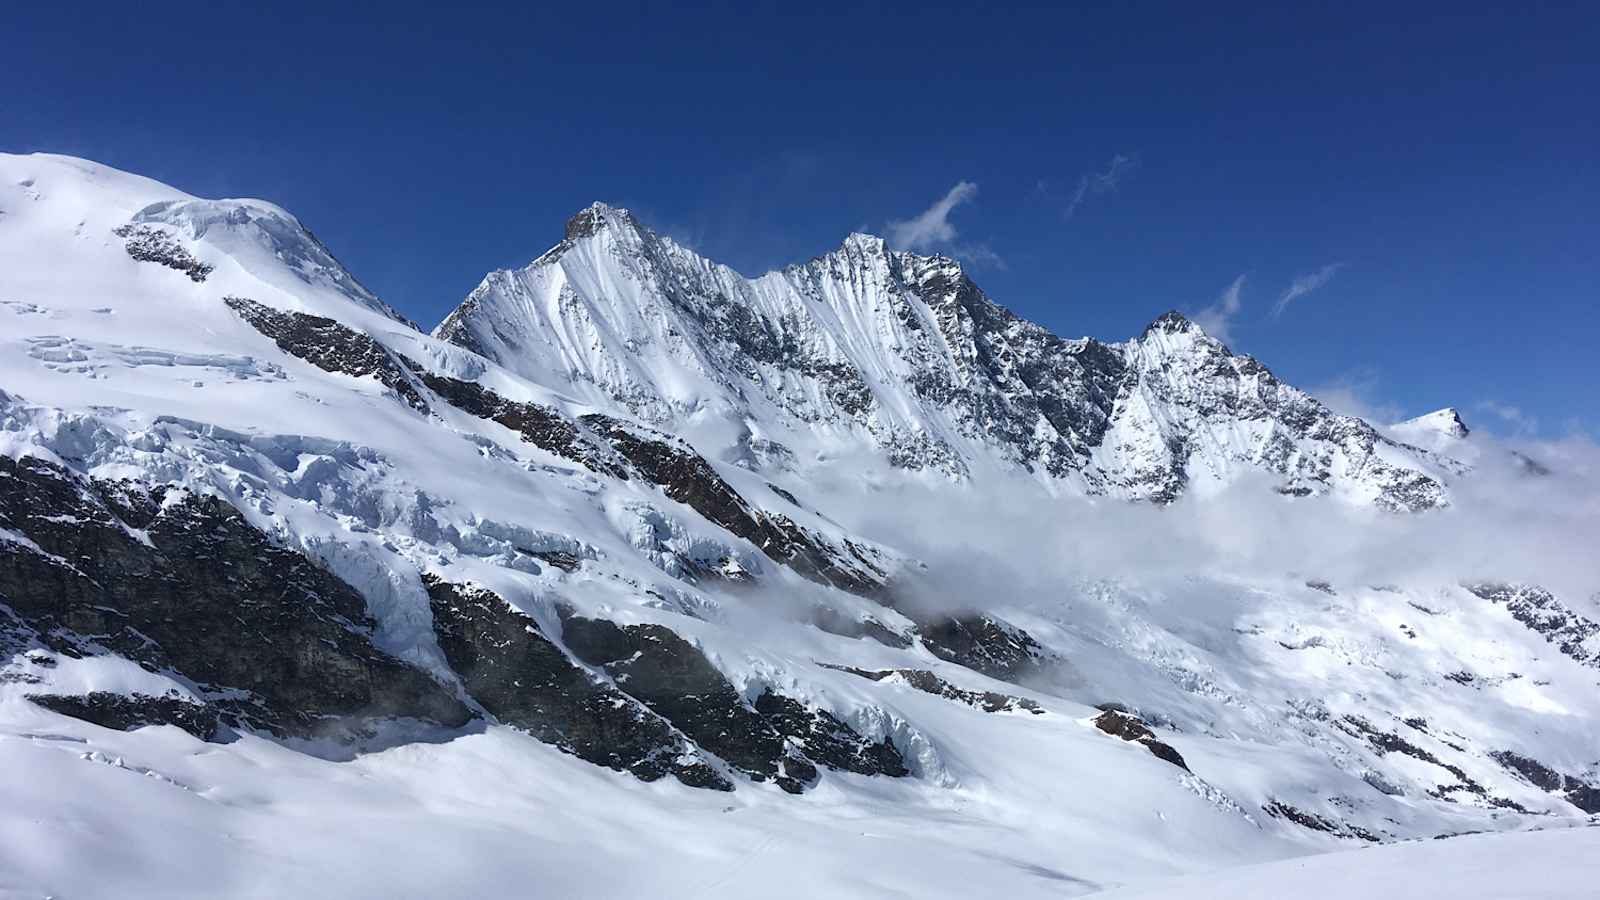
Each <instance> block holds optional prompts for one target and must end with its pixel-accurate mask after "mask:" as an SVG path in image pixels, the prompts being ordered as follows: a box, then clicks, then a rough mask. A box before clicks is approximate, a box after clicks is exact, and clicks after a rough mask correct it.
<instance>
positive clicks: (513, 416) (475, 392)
mask: <svg viewBox="0 0 1600 900" xmlns="http://www.w3.org/2000/svg"><path fill="white" fill-rule="evenodd" d="M407 363H408V365H409V366H410V368H411V369H412V371H413V372H415V373H416V374H417V377H419V378H420V379H422V382H423V384H426V385H427V386H428V389H429V390H431V391H433V392H434V393H436V394H438V395H439V396H440V397H443V398H444V399H445V400H446V401H447V402H448V403H450V405H452V406H454V407H456V408H457V409H459V410H461V411H462V412H466V413H470V414H471V415H474V416H477V417H479V418H481V419H489V420H491V421H493V422H498V423H499V424H501V425H504V426H505V427H507V428H509V429H511V430H512V431H515V432H517V433H518V434H519V435H521V436H522V439H523V440H524V441H527V442H528V443H530V444H532V445H534V446H535V447H538V448H539V449H541V450H545V451H548V452H550V453H553V454H555V455H556V456H559V457H561V458H563V459H568V460H571V461H573V462H575V463H578V464H580V465H582V466H585V467H586V468H588V469H590V470H591V471H594V472H597V473H600V474H605V475H613V476H615V477H617V478H621V479H623V480H627V478H628V471H627V467H626V466H624V465H622V461H621V460H620V459H617V458H616V454H614V453H609V452H606V451H604V450H603V449H602V448H600V447H598V446H597V445H596V442H595V441H594V440H592V439H590V438H588V436H587V435H585V434H583V433H582V431H581V430H580V429H579V427H578V426H577V425H576V424H575V423H573V422H572V421H571V420H569V419H567V418H566V417H564V416H562V415H561V413H559V412H557V411H556V410H554V409H551V408H550V407H548V406H541V405H539V404H537V403H518V402H516V401H513V400H507V399H506V398H504V397H502V396H500V395H499V394H496V393H495V392H494V391H491V390H489V389H488V388H486V387H483V386H482V385H478V384H473V383H472V382H470V381H462V380H460V379H458V378H450V377H448V376H445V375H438V374H435V373H432V372H428V371H426V370H424V369H423V368H422V367H421V366H418V365H417V364H416V363H414V362H411V361H410V360H407Z"/></svg>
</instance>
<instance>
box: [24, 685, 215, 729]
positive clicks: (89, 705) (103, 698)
mask: <svg viewBox="0 0 1600 900" xmlns="http://www.w3.org/2000/svg"><path fill="white" fill-rule="evenodd" d="M28 700H30V701H31V702H33V703H37V704H38V705H40V706H42V707H44V708H45V709H48V710H51V711H53V712H58V713H61V714H62V715H64V716H71V717H72V718H74V719H82V720H83V721H85V722H93V723H94V724H96V725H99V726H101V727H102V728H112V729H115V730H117V731H132V730H134V729H135V728H144V727H145V726H147V725H175V726H177V727H178V728H181V729H183V730H184V731H187V732H189V733H190V734H192V735H194V736H195V737H197V738H199V739H201V740H202V741H215V740H217V738H218V731H219V728H220V726H221V722H220V721H219V719H218V716H217V711H216V710H215V709H213V708H211V707H210V706H208V705H205V704H202V703H192V702H190V701H188V700H184V699H181V698H179V697H152V696H150V695H149V694H114V693H111V692H110V691H91V692H90V693H88V694H82V695H76V694H29V695H28Z"/></svg>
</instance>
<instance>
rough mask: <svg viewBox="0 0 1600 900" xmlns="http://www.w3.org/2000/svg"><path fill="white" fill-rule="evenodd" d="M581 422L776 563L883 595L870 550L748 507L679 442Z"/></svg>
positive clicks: (612, 422) (600, 420) (587, 419)
mask: <svg viewBox="0 0 1600 900" xmlns="http://www.w3.org/2000/svg"><path fill="white" fill-rule="evenodd" d="M582 421H583V424H584V425H586V426H588V427H589V428H591V429H593V431H594V433H595V434H596V435H597V436H598V437H599V438H600V439H602V440H604V441H606V442H608V443H609V444H610V446H611V447H612V448H613V449H614V450H616V452H617V453H619V454H621V455H622V456H623V457H624V458H625V459H627V461H628V463H629V464H630V465H631V466H632V468H633V469H634V470H635V471H636V472H638V473H639V474H640V475H641V476H642V477H643V478H645V479H646V480H648V481H650V482H652V483H654V484H657V485H659V486H660V487H661V489H662V490H663V491H664V492H665V493H666V495H667V496H668V497H671V498H672V499H674V500H676V501H678V502H679V503H682V504H684V505H685V506H688V507H689V508H691V509H693V510H694V511H695V512H698V513H699V514H701V515H702V516H705V517H706V518H707V519H709V520H711V521H712V522H714V523H716V524H717V525H720V526H722V527H723V528H726V529H727V530H728V531H730V532H732V533H733V534H735V535H738V536H739V537H742V538H744V539H745V540H747V541H749V542H750V543H752V544H755V545H756V546H757V547H758V548H760V550H761V552H762V553H764V554H766V555H767V556H768V557H770V558H771V559H773V560H774V561H776V562H779V563H782V564H784V565H787V566H788V567H790V568H791V569H794V570H795V571H796V572H798V573H800V574H801V575H803V576H805V577H806V578H809V579H811V580H813V581H816V582H819V583H821V584H826V585H831V586H833V587H837V588H840V589H842V590H846V591H850V592H851V593H854V594H859V595H861V596H864V597H878V596H880V595H881V593H882V591H883V588H884V585H885V583H886V581H887V577H888V576H887V573H886V572H884V570H883V569H882V568H881V566H880V564H879V563H877V562H875V561H874V556H875V554H874V553H873V551H872V550H871V549H870V548H868V547H865V546H863V545H860V544H857V543H856V542H854V541H851V540H848V539H846V540H845V541H844V543H845V546H844V547H843V548H836V547H834V546H832V545H830V544H829V543H828V542H827V541H825V540H823V539H822V538H821V537H819V536H817V535H814V534H812V533H811V532H809V531H807V530H805V529H804V528H801V527H800V526H799V525H797V524H796V523H795V522H794V521H793V520H792V519H790V518H789V517H788V516H785V515H781V514H777V513H769V512H766V511H764V510H761V509H759V508H756V507H754V506H752V505H751V504H750V503H748V502H747V501H746V500H745V499H744V497H742V496H740V495H739V493H738V492H737V491H735V490H734V489H733V486H732V485H730V484H728V482H727V481H725V480H724V479H723V478H722V476H721V475H718V474H717V470H716V469H714V468H713V467H712V466H711V464H710V463H708V462H706V460H705V459H704V458H703V457H701V456H700V455H699V454H698V453H695V452H694V450H693V449H691V448H690V447H689V446H688V445H687V444H684V443H682V442H681V441H678V442H669V441H668V440H665V439H663V438H664V436H660V437H658V436H653V435H650V434H647V433H643V430H642V429H637V428H634V427H630V426H629V425H628V424H627V423H625V422H622V421H621V420H619V419H613V418H611V417H609V416H603V415H598V414H594V415H587V416H584V417H583V419H582Z"/></svg>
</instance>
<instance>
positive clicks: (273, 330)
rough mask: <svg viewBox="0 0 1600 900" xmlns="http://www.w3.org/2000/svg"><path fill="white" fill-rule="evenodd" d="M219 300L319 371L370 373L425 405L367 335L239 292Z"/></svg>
mask: <svg viewBox="0 0 1600 900" xmlns="http://www.w3.org/2000/svg"><path fill="white" fill-rule="evenodd" d="M223 302H224V303H227V304H228V307H229V308H230V309H232V310H233V311H234V312H236V313H238V314H239V318H241V319H243V320H244V321H245V322H246V323H248V324H249V325H250V327H252V328H254V329H255V330H257V331H259V332H261V333H262V334H264V335H266V336H267V337H269V338H272V340H273V341H274V342H275V343H277V345H278V348H279V349H281V350H283V352H285V353H288V354H290V355H293V356H296V357H299V358H300V359H303V360H305V361H306V362H308V363H311V364H312V365H314V366H316V367H317V368H319V369H321V370H323V371H324V372H341V373H343V374H345V375H350V376H353V377H356V378H366V377H368V376H371V377H373V378H375V379H377V381H378V383H379V384H382V385H383V386H384V387H386V388H389V389H390V390H392V391H394V392H395V393H396V394H398V395H400V398H401V399H402V400H404V401H405V402H406V403H407V404H409V405H410V406H412V407H413V408H415V409H418V410H421V411H424V412H426V411H427V409H428V403H427V401H426V400H424V399H422V394H421V393H420V392H418V390H417V387H416V385H414V384H412V382H411V378H410V377H409V375H408V374H407V371H406V368H405V367H404V366H402V365H401V364H400V361H399V360H398V359H397V358H396V357H395V355H394V354H392V353H390V352H389V351H388V350H387V349H385V348H384V346H383V345H382V344H380V343H378V342H377V341H375V340H373V339H372V337H371V336H370V335H367V334H363V333H362V332H359V331H357V330H355V329H354V328H350V327H348V326H346V325H341V324H339V323H338V322H335V321H334V320H332V319H329V318H325V317H323V316H312V315H307V314H305V313H299V312H287V311H284V310H278V309H273V308H272V307H270V306H265V305H263V304H260V303H257V302H255V301H254V300H250V299H248V298H245V297H226V298H224V299H223Z"/></svg>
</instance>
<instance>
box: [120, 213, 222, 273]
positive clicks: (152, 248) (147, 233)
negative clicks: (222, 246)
mask: <svg viewBox="0 0 1600 900" xmlns="http://www.w3.org/2000/svg"><path fill="white" fill-rule="evenodd" d="M111 233H112V234H114V235H116V236H117V237H119V238H122V239H123V240H124V242H125V243H124V244H123V248H124V249H126V250H127V251H128V255H129V256H131V257H133V258H134V259H136V260H138V261H140V262H153V263H160V264H161V265H163V266H166V267H167V268H169V269H177V270H178V271H179V272H182V273H183V274H185V275H187V276H189V280H190V281H194V282H202V281H205V280H206V276H207V275H210V274H211V271H212V268H213V267H212V266H210V265H208V264H206V263H203V262H201V261H200V260H198V259H195V258H194V254H192V253H190V252H189V251H188V250H187V249H186V248H185V247H184V246H183V245H182V244H180V243H178V241H177V239H176V238H174V237H173V236H172V235H170V234H168V233H167V231H166V229H163V228H160V227H157V226H155V225H122V226H120V227H117V228H113V229H112V230H111Z"/></svg>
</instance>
